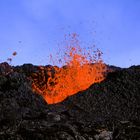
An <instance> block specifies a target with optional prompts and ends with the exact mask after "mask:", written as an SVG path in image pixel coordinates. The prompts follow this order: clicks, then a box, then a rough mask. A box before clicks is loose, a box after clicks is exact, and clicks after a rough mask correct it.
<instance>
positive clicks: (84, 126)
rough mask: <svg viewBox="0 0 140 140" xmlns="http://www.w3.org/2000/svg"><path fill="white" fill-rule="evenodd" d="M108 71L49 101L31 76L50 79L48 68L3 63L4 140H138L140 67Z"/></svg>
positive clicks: (0, 134)
mask: <svg viewBox="0 0 140 140" xmlns="http://www.w3.org/2000/svg"><path fill="white" fill-rule="evenodd" d="M46 67H50V68H51V69H52V72H53V67H52V66H50V65H48V66H46ZM46 70H47V69H46ZM42 71H43V73H42ZM109 71H110V72H109V73H108V74H107V77H106V79H105V80H104V81H102V82H101V83H96V84H94V85H91V86H90V87H89V88H88V89H87V90H85V91H81V92H79V93H77V94H75V95H73V96H71V97H69V98H67V99H65V100H64V101H63V102H61V103H58V104H54V105H48V104H47V103H46V102H45V101H44V99H43V98H42V96H40V95H39V94H36V93H35V92H34V91H33V90H32V77H39V78H38V80H40V81H41V78H42V77H44V75H45V78H46V80H47V78H48V75H47V73H46V72H45V70H44V69H42V68H41V67H38V66H33V65H32V64H24V65H23V66H17V67H12V66H10V65H8V64H7V63H1V64H0V140H7V139H9V140H31V139H35V140H112V139H113V140H138V139H140V66H132V67H130V68H127V69H122V68H115V67H114V66H113V67H109ZM42 74H43V76H42Z"/></svg>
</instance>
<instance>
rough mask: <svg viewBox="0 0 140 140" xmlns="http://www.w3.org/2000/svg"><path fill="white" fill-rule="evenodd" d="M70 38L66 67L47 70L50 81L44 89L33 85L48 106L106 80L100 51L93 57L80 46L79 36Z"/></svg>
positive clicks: (48, 80)
mask: <svg viewBox="0 0 140 140" xmlns="http://www.w3.org/2000/svg"><path fill="white" fill-rule="evenodd" d="M70 37H71V41H70V45H68V46H67V52H66V53H65V57H64V61H65V64H66V65H65V66H63V67H61V68H59V67H56V66H54V67H53V70H52V67H49V68H46V69H47V75H48V79H47V81H46V83H45V85H43V86H42V87H40V86H38V84H37V83H35V82H34V83H33V89H34V90H36V91H37V92H38V93H39V94H41V95H42V96H43V97H44V99H45V100H46V101H47V103H48V104H54V103H58V102H61V101H63V100H64V99H66V98H67V97H68V96H71V95H73V94H76V93H77V92H79V91H82V90H85V89H87V88H88V87H89V86H91V85H92V84H94V83H97V82H101V81H102V80H104V72H105V71H106V66H105V64H104V63H103V62H102V59H101V55H102V53H101V52H100V51H99V50H97V51H94V52H93V53H94V55H93V56H92V55H91V53H92V52H87V53H85V52H83V51H82V49H81V48H80V46H79V44H78V40H77V35H76V34H73V35H70ZM40 68H42V69H45V68H44V67H40ZM42 75H43V74H42ZM44 81H45V79H44Z"/></svg>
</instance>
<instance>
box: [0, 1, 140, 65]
mask: <svg viewBox="0 0 140 140" xmlns="http://www.w3.org/2000/svg"><path fill="white" fill-rule="evenodd" d="M69 33H77V34H79V40H80V41H81V46H82V45H83V46H84V47H86V48H88V47H89V46H91V45H95V46H96V48H99V49H100V50H101V51H102V52H103V53H104V54H103V59H104V61H105V63H107V64H111V65H116V66H120V67H129V66H131V65H138V64H140V0H0V62H2V61H6V60H7V58H9V57H11V56H12V53H13V52H14V51H17V53H18V55H17V56H15V57H14V58H13V61H12V63H11V64H12V65H21V64H23V63H33V64H37V65H40V64H41V65H47V64H48V63H50V62H49V56H50V54H52V55H54V56H55V54H56V53H57V52H58V47H59V48H61V49H62V50H63V45H64V44H63V43H62V41H63V40H64V36H65V35H67V34H69Z"/></svg>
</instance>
